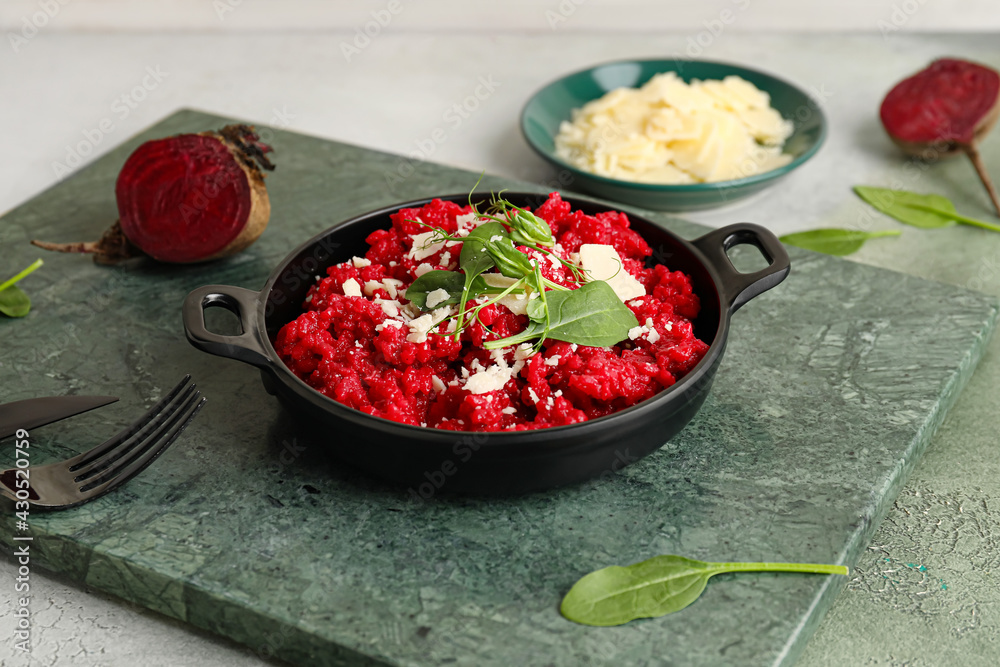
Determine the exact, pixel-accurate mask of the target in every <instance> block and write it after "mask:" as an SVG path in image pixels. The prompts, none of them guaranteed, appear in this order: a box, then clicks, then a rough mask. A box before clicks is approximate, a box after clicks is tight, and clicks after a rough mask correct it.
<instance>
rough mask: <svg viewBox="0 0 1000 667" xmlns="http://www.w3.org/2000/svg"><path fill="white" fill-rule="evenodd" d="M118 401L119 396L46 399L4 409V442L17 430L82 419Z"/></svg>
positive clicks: (0, 415)
mask: <svg viewBox="0 0 1000 667" xmlns="http://www.w3.org/2000/svg"><path fill="white" fill-rule="evenodd" d="M117 400H118V397H117V396H46V397H44V398H27V399H25V400H23V401H14V402H13V403H4V404H2V405H0V440H2V439H3V438H6V437H9V436H12V435H14V434H15V433H17V429H19V428H23V429H26V430H28V429H32V428H35V427H36V426H42V425H44V424H51V423H52V422H55V421H59V420H60V419H65V418H66V417H72V416H73V415H78V414H80V413H81V412H86V411H88V410H93V409H94V408H99V407H101V406H102V405H107V404H108V403H114V402H115V401H117Z"/></svg>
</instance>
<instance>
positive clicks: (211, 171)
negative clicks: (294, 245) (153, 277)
mask: <svg viewBox="0 0 1000 667" xmlns="http://www.w3.org/2000/svg"><path fill="white" fill-rule="evenodd" d="M259 139H260V137H259V136H258V135H257V134H256V133H255V132H254V130H253V128H252V127H250V126H248V125H228V126H226V127H224V128H222V129H221V130H219V131H218V132H201V133H199V134H179V135H176V136H173V137H168V138H166V139H157V140H154V141H147V142H146V143H144V144H142V145H141V146H139V148H137V149H136V150H135V152H133V153H132V155H130V156H129V158H128V160H126V161H125V165H124V166H123V167H122V169H121V172H119V174H118V181H117V183H116V185H115V198H116V199H117V202H118V216H119V220H118V222H116V223H115V224H114V225H113V226H112V227H111V228H110V229H108V230H107V231H106V232H105V233H104V236H102V237H101V239H100V240H99V241H96V242H85V243H46V242H42V241H32V243H33V244H34V245H36V246H39V247H41V248H45V249H47V250H56V251H59V252H81V253H90V254H93V256H94V261H95V262H97V263H99V264H115V263H117V262H120V261H122V260H124V259H128V258H130V257H136V256H141V255H148V256H149V257H152V258H153V259H156V260H159V261H161V262H169V263H177V264H187V263H193V262H203V261H207V260H211V259H218V258H220V257H228V256H229V255H233V254H235V253H237V252H239V251H241V250H243V249H244V248H246V247H247V246H249V245H250V244H251V243H253V242H254V241H256V240H257V238H258V237H259V236H260V235H261V233H262V232H263V231H264V228H265V227H267V222H268V219H269V218H270V215H271V204H270V201H269V200H268V196H267V187H266V186H265V185H264V175H263V173H261V168H263V169H267V170H272V169H274V165H273V164H271V162H270V160H268V158H267V156H266V155H265V153H267V152H269V151H270V150H271V149H270V147H269V146H266V145H265V144H262V143H260V141H259Z"/></svg>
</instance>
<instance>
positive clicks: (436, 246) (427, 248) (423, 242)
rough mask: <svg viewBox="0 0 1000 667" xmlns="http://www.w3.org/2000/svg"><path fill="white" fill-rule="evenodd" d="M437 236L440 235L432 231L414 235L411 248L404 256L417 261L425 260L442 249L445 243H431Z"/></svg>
mask: <svg viewBox="0 0 1000 667" xmlns="http://www.w3.org/2000/svg"><path fill="white" fill-rule="evenodd" d="M439 236H440V234H438V233H437V232H436V231H434V230H431V231H429V232H424V233H422V234H414V235H413V236H412V237H411V238H412V239H413V247H412V248H410V252H408V253H406V256H407V257H409V258H410V259H413V260H417V261H419V260H421V259H427V258H428V257H430V256H431V255H433V254H434V253H436V252H437V251H438V250H440V249H441V248H443V247H444V244H445V243H446V242H445V241H437V242H434V241H433V239H434V238H435V237H439Z"/></svg>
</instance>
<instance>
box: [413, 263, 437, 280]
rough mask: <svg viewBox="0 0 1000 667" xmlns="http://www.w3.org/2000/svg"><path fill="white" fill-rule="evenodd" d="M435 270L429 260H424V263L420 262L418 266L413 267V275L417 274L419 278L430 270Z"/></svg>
mask: <svg viewBox="0 0 1000 667" xmlns="http://www.w3.org/2000/svg"><path fill="white" fill-rule="evenodd" d="M433 270H434V267H433V266H431V265H430V264H428V263H427V262H424V263H422V264H418V265H417V268H415V269H413V275H415V276H416V277H417V278H419V277H420V276H422V275H424V274H425V273H427V272H428V271H433Z"/></svg>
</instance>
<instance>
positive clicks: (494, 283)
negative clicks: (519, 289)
mask: <svg viewBox="0 0 1000 667" xmlns="http://www.w3.org/2000/svg"><path fill="white" fill-rule="evenodd" d="M482 278H483V280H484V281H486V284H487V285H489V286H490V287H498V288H500V289H507V288H508V287H510V286H511V285H513V284H514V283H516V282H517V279H516V278H508V277H507V276H505V275H502V274H499V273H484V274H482ZM497 303H498V304H499V305H501V306H504V307H505V308H507V309H509V310H510V312H512V313H514V314H515V315H527V314H528V301H527V299H525V298H524V294H508V295H507V296H505V297H503V298H502V299H500V300H499V301H497Z"/></svg>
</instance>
